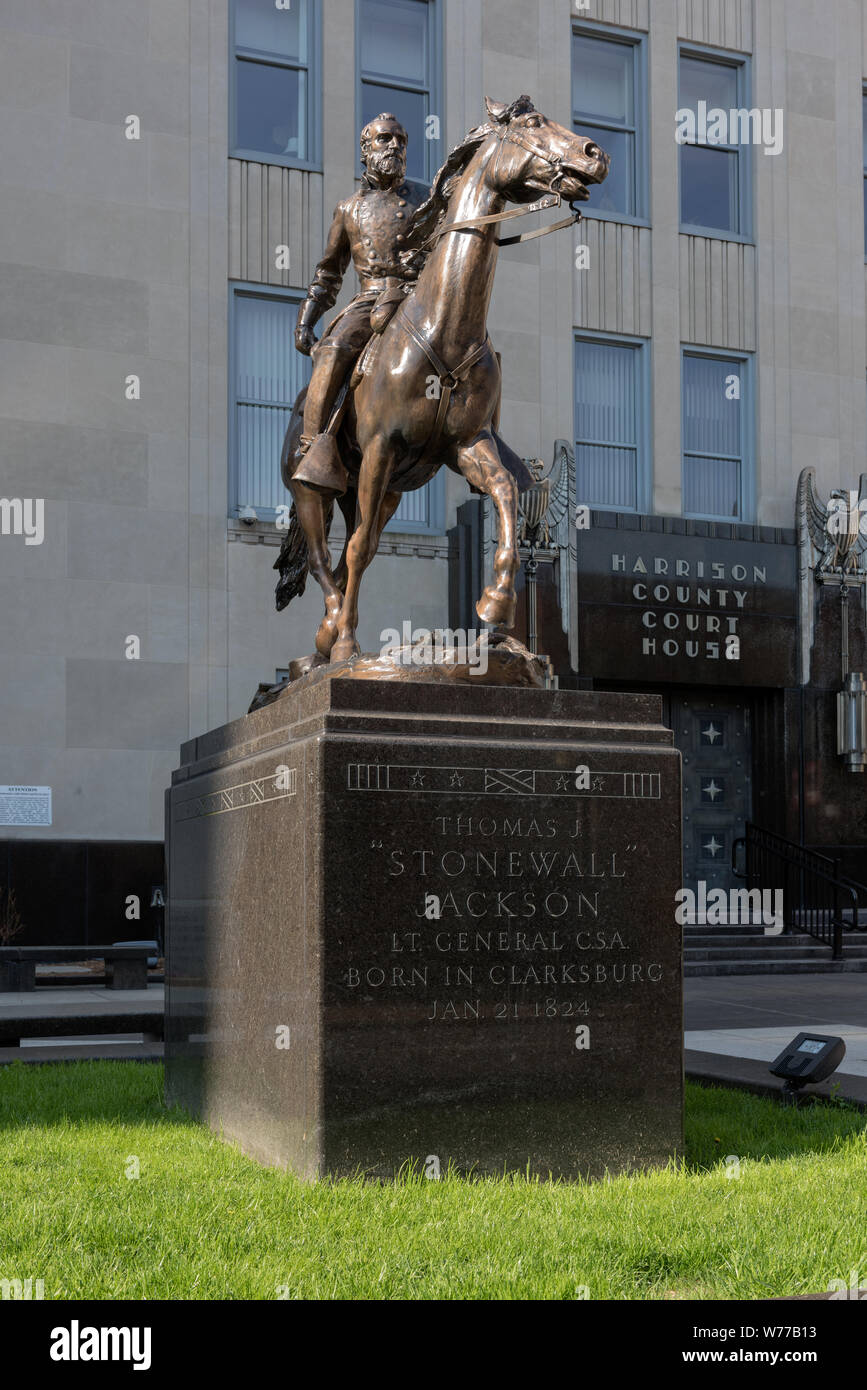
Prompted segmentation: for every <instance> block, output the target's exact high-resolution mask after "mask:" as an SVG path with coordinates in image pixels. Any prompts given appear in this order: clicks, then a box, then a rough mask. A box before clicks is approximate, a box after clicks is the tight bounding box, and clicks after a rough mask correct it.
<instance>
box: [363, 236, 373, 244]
mask: <svg viewBox="0 0 867 1390" xmlns="http://www.w3.org/2000/svg"><path fill="white" fill-rule="evenodd" d="M364 244H365V246H372V245H373V240H372V239H371V237H369V236H366V237H365V238H364Z"/></svg>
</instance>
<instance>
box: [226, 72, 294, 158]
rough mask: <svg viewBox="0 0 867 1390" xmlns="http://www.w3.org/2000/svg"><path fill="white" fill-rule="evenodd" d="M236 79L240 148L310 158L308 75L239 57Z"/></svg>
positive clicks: (266, 153)
mask: <svg viewBox="0 0 867 1390" xmlns="http://www.w3.org/2000/svg"><path fill="white" fill-rule="evenodd" d="M236 79H237V80H236V96H235V101H236V107H237V111H236V116H235V125H236V131H235V140H236V144H237V147H238V148H239V149H242V150H255V151H257V152H258V153H260V154H264V155H270V156H274V155H280V156H284V157H287V158H290V159H306V158H307V157H308V156H307V74H306V73H305V72H298V71H295V70H294V69H292V68H279V67H272V66H271V65H270V64H268V63H250V62H245V61H244V59H242V58H239V59H238V60H237V64H236Z"/></svg>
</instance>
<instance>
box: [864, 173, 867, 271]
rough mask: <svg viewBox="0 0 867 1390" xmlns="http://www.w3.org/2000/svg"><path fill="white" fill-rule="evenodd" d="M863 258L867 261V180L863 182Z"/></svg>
mask: <svg viewBox="0 0 867 1390" xmlns="http://www.w3.org/2000/svg"><path fill="white" fill-rule="evenodd" d="M864 258H865V260H867V179H865V180H864Z"/></svg>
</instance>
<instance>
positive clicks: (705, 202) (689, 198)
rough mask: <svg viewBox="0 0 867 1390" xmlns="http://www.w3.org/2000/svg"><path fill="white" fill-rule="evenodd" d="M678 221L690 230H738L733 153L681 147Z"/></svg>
mask: <svg viewBox="0 0 867 1390" xmlns="http://www.w3.org/2000/svg"><path fill="white" fill-rule="evenodd" d="M680 219H681V222H683V223H684V224H686V225H688V226H693V227H710V228H712V229H713V230H715V231H720V232H736V231H738V230H739V212H738V155H737V152H736V151H734V150H719V149H712V148H709V147H707V146H703V145H681V147H680Z"/></svg>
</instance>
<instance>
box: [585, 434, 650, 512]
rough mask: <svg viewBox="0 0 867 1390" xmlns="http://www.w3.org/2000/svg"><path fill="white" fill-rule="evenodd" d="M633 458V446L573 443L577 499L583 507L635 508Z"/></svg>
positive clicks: (634, 453)
mask: <svg viewBox="0 0 867 1390" xmlns="http://www.w3.org/2000/svg"><path fill="white" fill-rule="evenodd" d="M636 458H637V455H636V451H635V450H634V449H606V448H603V447H602V446H601V445H599V444H578V445H576V447H575V469H576V479H575V486H576V489H577V492H576V497H577V500H578V501H579V502H580V503H582V504H583V506H585V507H613V508H614V509H615V510H617V511H623V510H630V511H634V510H635V508H636V506H637V505H638V503H637V499H636V490H635V489H636V481H637V479H636V473H637V467H636Z"/></svg>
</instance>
